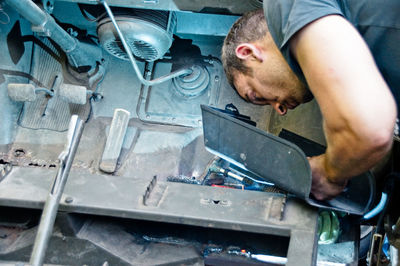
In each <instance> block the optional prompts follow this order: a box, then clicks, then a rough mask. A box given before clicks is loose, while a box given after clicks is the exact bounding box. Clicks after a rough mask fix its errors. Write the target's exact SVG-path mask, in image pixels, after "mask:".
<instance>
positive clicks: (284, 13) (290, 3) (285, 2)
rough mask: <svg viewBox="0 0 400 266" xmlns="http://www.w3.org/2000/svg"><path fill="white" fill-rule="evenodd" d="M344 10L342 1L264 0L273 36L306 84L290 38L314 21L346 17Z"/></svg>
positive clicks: (284, 55) (290, 64)
mask: <svg viewBox="0 0 400 266" xmlns="http://www.w3.org/2000/svg"><path fill="white" fill-rule="evenodd" d="M342 10H343V3H342V0H264V14H265V18H266V20H267V24H268V29H269V31H270V33H271V36H272V38H273V39H274V41H275V43H276V45H277V46H278V48H279V49H280V50H281V52H282V55H283V57H284V58H285V59H286V61H287V62H288V64H289V66H290V67H291V68H292V70H293V71H294V72H295V73H296V74H297V76H298V77H299V78H300V80H302V81H303V82H304V83H306V82H305V78H304V75H303V73H302V71H301V69H300V67H299V65H298V63H297V62H296V60H295V59H294V58H293V57H292V55H291V53H290V51H289V45H288V42H289V40H290V38H291V37H292V36H293V35H294V34H296V32H298V31H299V30H300V29H302V28H303V27H305V26H306V25H307V24H309V23H311V22H313V21H314V20H317V19H319V18H322V17H324V16H327V15H333V14H336V15H342V16H344V14H343V11H342Z"/></svg>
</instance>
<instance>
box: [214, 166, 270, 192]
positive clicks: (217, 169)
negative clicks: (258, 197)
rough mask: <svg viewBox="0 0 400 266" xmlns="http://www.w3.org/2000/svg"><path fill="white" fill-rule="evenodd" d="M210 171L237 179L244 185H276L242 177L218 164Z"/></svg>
mask: <svg viewBox="0 0 400 266" xmlns="http://www.w3.org/2000/svg"><path fill="white" fill-rule="evenodd" d="M209 171H210V172H211V173H218V174H223V175H225V176H229V177H232V178H233V179H236V180H238V181H239V182H242V183H244V184H246V185H252V184H254V183H259V184H263V185H267V186H273V185H274V184H273V183H270V182H266V181H262V180H256V179H254V178H252V177H249V176H244V175H241V174H237V173H234V172H233V171H231V170H229V169H225V168H223V167H221V166H219V165H217V163H216V162H214V163H213V164H212V165H211V166H210V168H209Z"/></svg>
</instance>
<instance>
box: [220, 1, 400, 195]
mask: <svg viewBox="0 0 400 266" xmlns="http://www.w3.org/2000/svg"><path fill="white" fill-rule="evenodd" d="M264 9H265V14H266V17H267V21H268V26H267V23H266V22H265V18H264V16H263V11H262V10H257V11H254V12H250V13H248V14H245V15H244V16H243V17H241V18H240V19H239V20H238V21H237V22H236V23H235V24H234V25H233V26H232V28H231V30H230V32H229V34H228V35H227V37H226V39H225V41H224V46H223V49H222V61H223V64H224V69H225V72H226V75H227V78H228V81H229V82H230V83H231V85H232V86H234V87H235V88H236V90H237V92H238V93H239V95H240V96H241V97H243V98H244V99H245V100H247V101H249V102H252V103H254V104H269V105H271V106H272V107H273V108H274V109H275V110H276V111H277V112H278V113H279V114H281V115H284V114H286V113H287V111H288V109H293V108H295V107H296V106H297V105H299V104H301V103H304V102H307V101H309V100H311V99H312V96H314V97H315V99H316V100H317V102H318V104H319V106H320V109H321V112H322V115H323V118H324V133H325V137H326V140H327V149H326V153H325V154H322V155H320V156H316V157H311V158H309V163H310V166H311V170H312V175H313V182H312V189H311V192H312V194H313V195H314V196H315V197H316V198H317V199H320V200H323V199H330V198H333V197H334V196H336V195H338V194H339V193H340V192H341V191H342V190H343V189H344V187H345V185H346V183H347V181H348V180H349V179H350V178H351V177H353V176H356V175H358V174H360V173H362V172H365V171H367V170H368V169H370V168H371V167H373V166H374V165H376V164H377V163H378V162H379V161H380V160H381V159H382V158H383V157H384V156H385V155H386V154H387V153H388V151H389V150H390V148H391V146H392V139H393V132H394V127H395V121H396V117H397V108H396V102H395V100H394V97H393V94H394V95H395V96H396V98H397V100H398V101H399V99H400V97H399V96H400V93H399V91H400V88H399V86H400V34H399V28H400V16H399V14H400V1H397V0H387V1H373V0H347V1H346V0H342V1H340V0H280V1H276V0H264ZM352 23H353V24H354V25H356V26H357V28H356V27H354V26H353V25H352ZM360 32H361V33H362V34H363V36H361V35H360ZM363 38H364V39H363ZM366 41H367V43H366ZM368 45H369V46H370V47H368ZM371 51H372V52H373V54H374V56H375V60H374V57H373V55H372V54H371ZM375 61H376V63H377V64H378V66H377V64H376V63H375ZM382 74H383V75H382ZM388 84H389V86H390V89H389V86H388ZM391 90H392V92H391ZM392 93H393V94H392Z"/></svg>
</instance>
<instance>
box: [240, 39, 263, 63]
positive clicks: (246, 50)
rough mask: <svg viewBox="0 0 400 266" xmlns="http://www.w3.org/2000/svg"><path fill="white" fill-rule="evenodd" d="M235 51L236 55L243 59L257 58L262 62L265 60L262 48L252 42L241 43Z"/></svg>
mask: <svg viewBox="0 0 400 266" xmlns="http://www.w3.org/2000/svg"><path fill="white" fill-rule="evenodd" d="M235 53H236V56H237V57H238V58H240V59H242V60H247V59H251V58H254V59H257V60H259V61H260V62H262V61H263V60H264V57H263V55H262V51H261V49H260V48H258V47H257V46H255V45H254V44H251V43H241V44H239V45H238V46H237V47H236V50H235Z"/></svg>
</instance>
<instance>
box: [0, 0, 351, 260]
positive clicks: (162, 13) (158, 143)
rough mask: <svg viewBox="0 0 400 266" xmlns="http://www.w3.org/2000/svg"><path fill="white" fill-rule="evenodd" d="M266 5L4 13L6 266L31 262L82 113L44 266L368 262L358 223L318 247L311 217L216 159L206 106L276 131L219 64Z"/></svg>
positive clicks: (14, 4)
mask: <svg viewBox="0 0 400 266" xmlns="http://www.w3.org/2000/svg"><path fill="white" fill-rule="evenodd" d="M261 5H262V1H259V0H252V1H232V0H229V1H228V0H223V1H187V0H129V1H125V0H107V1H106V2H104V1H96V0H82V1H80V0H63V1H50V0H43V1H35V2H33V1H31V0H23V1H21V0H3V1H0V33H1V34H0V50H1V51H0V170H1V171H0V205H1V207H0V211H1V216H0V225H1V227H0V261H1V262H3V263H5V262H9V263H14V262H28V261H29V260H30V258H31V253H32V249H33V246H34V242H35V235H36V233H37V230H38V223H39V218H40V215H41V209H42V208H43V206H44V202H45V201H46V198H47V196H48V194H49V191H52V192H54V190H55V189H54V187H55V186H56V185H53V186H52V184H53V182H54V180H55V179H54V177H55V176H57V177H59V176H62V175H63V173H62V171H61V170H60V169H62V167H63V163H62V162H63V160H61V159H60V160H59V159H58V158H64V157H62V156H60V157H59V154H60V153H61V152H62V151H63V149H64V145H65V142H66V139H67V131H68V127H69V121H70V118H71V116H72V115H77V116H78V117H79V120H81V121H83V122H84V124H85V125H84V131H83V133H82V136H81V139H80V144H79V146H78V148H77V150H76V155H75V159H74V160H73V163H72V164H71V165H70V167H71V170H70V172H69V177H68V181H67V182H66V184H65V189H64V191H62V190H61V193H62V192H63V193H62V195H61V194H60V201H59V206H57V207H58V214H57V219H56V221H55V224H54V228H47V229H48V230H47V232H48V233H49V238H50V242H49V244H48V246H47V248H46V249H45V253H46V255H45V257H44V258H43V259H44V263H48V264H61V265H71V264H77V265H78V264H79V265H83V264H87V265H159V264H179V265H203V264H207V265H232V264H243V265H245V264H247V265H257V264H267V265H276V264H285V263H286V265H313V264H316V263H318V264H320V265H355V264H357V258H358V239H359V232H358V229H357V228H358V227H357V226H356V223H353V220H354V219H355V218H354V217H352V216H346V215H343V216H341V217H340V219H341V222H343V223H344V226H342V227H341V229H340V236H336V237H337V238H338V241H337V242H336V243H332V244H330V245H318V243H317V240H318V238H319V233H318V210H317V209H316V208H315V207H311V206H309V205H308V204H306V203H305V201H303V200H301V199H298V198H296V197H294V196H293V195H291V194H290V193H286V192H284V191H282V190H280V189H278V188H276V187H274V186H271V185H270V184H266V182H265V183H257V182H252V181H250V182H248V183H246V182H245V183H243V182H239V181H243V179H244V178H245V179H246V180H253V179H252V178H253V177H252V176H251V174H249V173H247V174H244V173H242V172H240V170H238V169H237V168H235V167H234V166H232V165H230V164H229V163H228V162H226V161H223V160H221V159H220V158H218V157H216V156H215V155H213V154H211V153H209V152H208V151H207V150H206V149H205V146H204V141H203V131H202V123H203V121H202V116H201V109H200V105H208V106H212V107H217V108H221V109H224V108H225V106H227V109H228V110H229V109H230V108H233V106H235V107H236V108H237V109H238V110H239V111H240V113H241V114H245V115H248V116H250V117H251V119H252V120H253V121H255V122H257V127H258V128H260V129H262V130H268V131H273V130H272V129H274V128H276V124H277V122H276V120H275V119H274V115H273V114H272V112H271V109H270V108H269V107H256V106H251V105H249V104H248V103H246V102H244V101H243V100H241V99H240V98H239V97H238V96H237V94H236V93H235V92H234V90H233V89H232V88H230V86H229V84H228V82H227V81H226V79H225V76H224V73H223V69H222V66H221V62H220V50H221V46H222V41H223V38H224V36H225V35H226V34H227V32H228V30H229V28H230V26H231V25H232V23H233V22H234V21H235V20H236V19H237V18H238V16H239V15H240V14H243V13H244V12H246V11H249V10H253V9H256V8H259V7H261ZM107 8H109V9H110V11H111V12H112V13H111V15H110V13H109V12H108V10H107ZM115 24H117V26H118V27H115ZM121 34H122V38H121ZM127 47H128V48H129V51H128V53H127V50H126V48H127ZM321 139H322V138H321V137H317V139H316V140H317V141H318V140H321ZM322 141H323V140H322ZM320 142H321V141H320ZM64 155H65V154H64ZM60 162H61V163H60ZM57 169H58V170H57ZM68 170H69V169H68ZM57 173H58V174H57ZM66 175H68V173H67V174H66ZM240 178H241V179H240ZM249 178H250V179H249ZM56 183H57V179H56V182H55V183H54V184H56ZM46 204H47V203H46ZM55 211H57V210H56V209H55ZM325 216H326V215H325ZM328 216H329V215H328ZM335 221H336V220H335ZM328 231H329V230H328ZM336 233H337V232H336ZM34 253H35V252H34ZM36 255H37V254H36ZM31 262H32V261H31ZM42 262H43V261H42ZM33 264H35V261H34V263H33ZM39 264H41V262H40V263H39Z"/></svg>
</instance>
